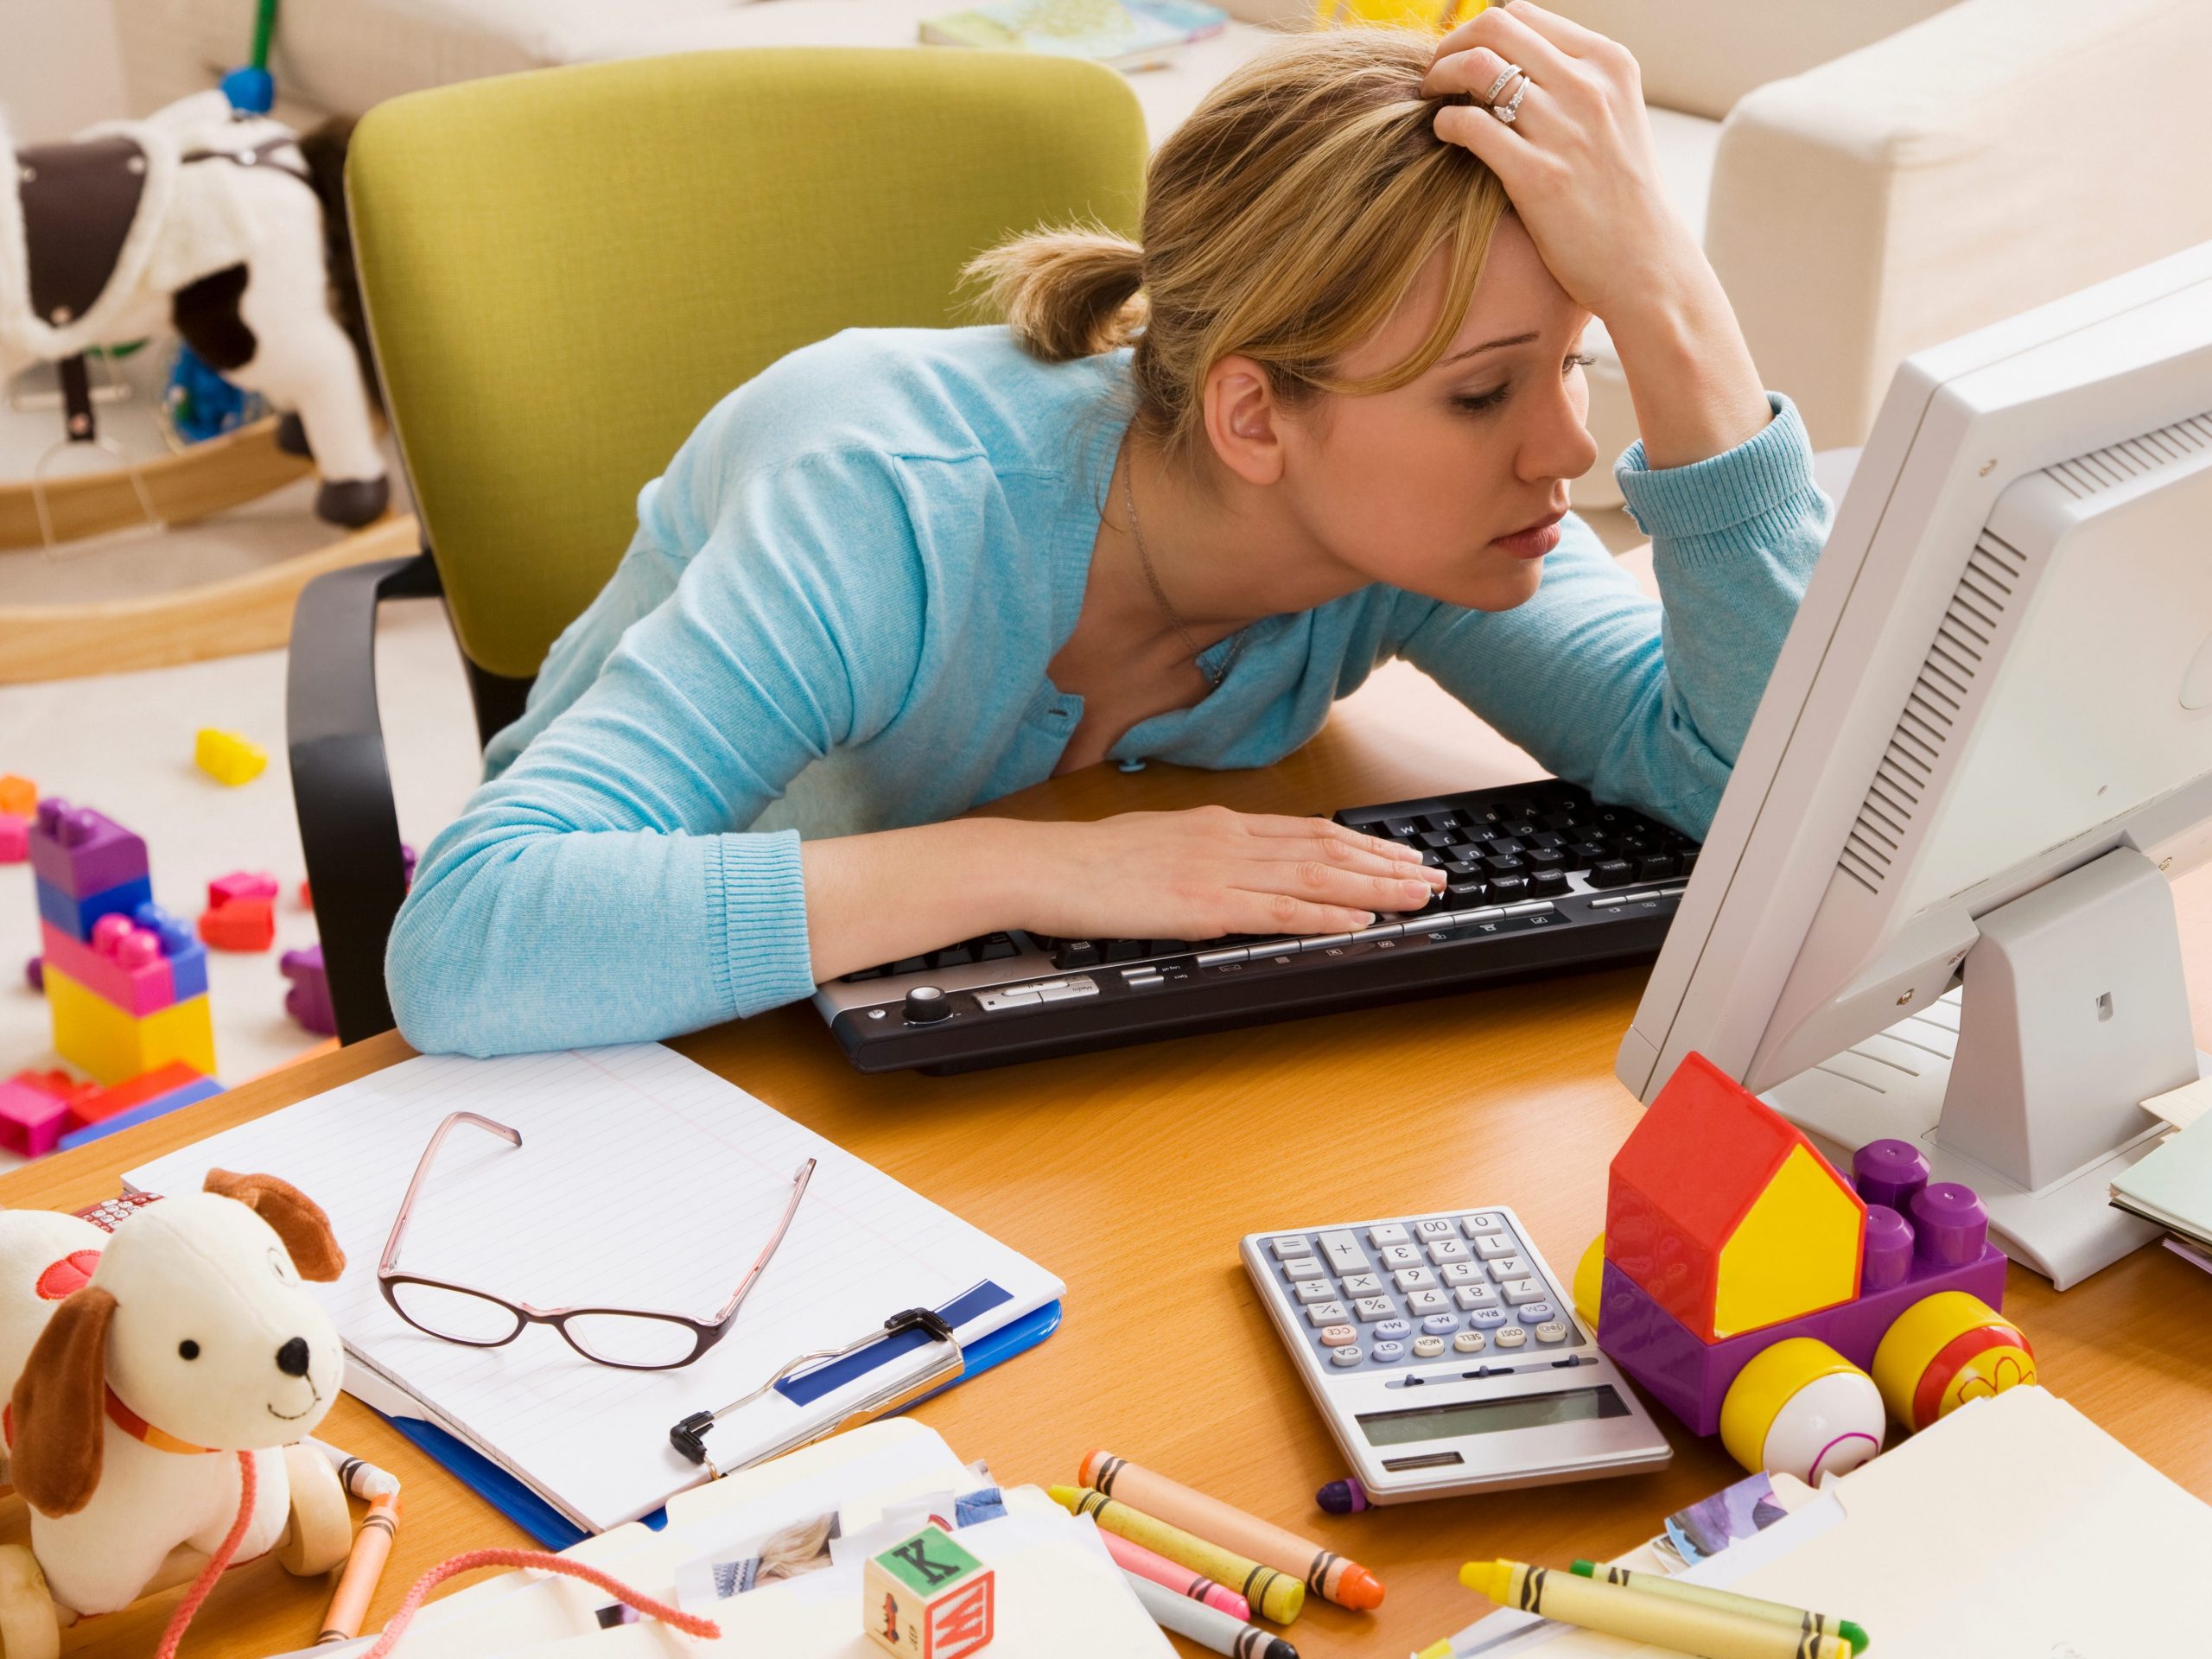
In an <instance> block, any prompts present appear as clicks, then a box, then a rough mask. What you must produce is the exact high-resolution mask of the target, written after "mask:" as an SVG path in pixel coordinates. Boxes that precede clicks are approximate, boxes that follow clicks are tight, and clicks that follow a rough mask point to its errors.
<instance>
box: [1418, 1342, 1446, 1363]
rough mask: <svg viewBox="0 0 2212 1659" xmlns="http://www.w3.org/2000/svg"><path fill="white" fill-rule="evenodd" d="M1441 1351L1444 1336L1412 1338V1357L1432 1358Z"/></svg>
mask: <svg viewBox="0 0 2212 1659" xmlns="http://www.w3.org/2000/svg"><path fill="white" fill-rule="evenodd" d="M1443 1351H1444V1338H1441V1337H1415V1338H1414V1358H1415V1359H1434V1358H1435V1357H1437V1356H1438V1355H1439V1354H1440V1353H1442V1352H1443Z"/></svg>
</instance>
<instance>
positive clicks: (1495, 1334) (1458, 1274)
mask: <svg viewBox="0 0 2212 1659" xmlns="http://www.w3.org/2000/svg"><path fill="white" fill-rule="evenodd" d="M1267 1253H1268V1256H1269V1257H1270V1258H1271V1260H1270V1261H1269V1263H1268V1265H1269V1266H1270V1267H1271V1268H1273V1270H1274V1282H1275V1285H1276V1294H1279V1295H1281V1296H1285V1297H1287V1298H1288V1299H1290V1300H1291V1301H1292V1302H1293V1303H1294V1304H1295V1305H1296V1306H1298V1308H1299V1311H1300V1313H1303V1314H1305V1316H1306V1317H1305V1318H1304V1319H1301V1320H1300V1322H1299V1323H1300V1326H1301V1327H1302V1328H1303V1329H1304V1330H1305V1331H1306V1335H1307V1337H1308V1338H1309V1339H1310V1340H1312V1341H1313V1344H1315V1346H1316V1347H1317V1348H1318V1349H1319V1351H1321V1352H1322V1353H1325V1354H1326V1355H1327V1356H1328V1360H1329V1364H1330V1367H1331V1369H1332V1370H1355V1369H1359V1368H1363V1367H1366V1366H1370V1365H1376V1366H1402V1365H1404V1364H1406V1363H1408V1362H1409V1361H1410V1362H1423V1361H1430V1362H1434V1363H1438V1364H1440V1365H1443V1366H1447V1367H1448V1366H1450V1365H1452V1364H1464V1363H1466V1362H1467V1360H1468V1357H1469V1356H1471V1355H1482V1356H1484V1357H1485V1358H1486V1359H1487V1358H1488V1357H1491V1356H1496V1357H1497V1360H1498V1361H1499V1362H1500V1363H1503V1362H1506V1361H1509V1360H1516V1359H1521V1358H1522V1357H1523V1356H1524V1355H1525V1356H1526V1357H1527V1358H1528V1359H1529V1360H1535V1359H1536V1358H1537V1357H1538V1351H1541V1350H1544V1349H1552V1350H1560V1349H1574V1348H1580V1347H1581V1346H1583V1345H1584V1344H1586V1342H1587V1340H1588V1338H1586V1337H1585V1336H1584V1335H1583V1333H1582V1331H1581V1328H1580V1326H1579V1325H1577V1324H1575V1322H1574V1321H1573V1319H1571V1318H1569V1317H1567V1315H1565V1314H1563V1313H1560V1311H1559V1310H1560V1307H1561V1306H1563V1305H1564V1302H1565V1300H1566V1299H1565V1298H1564V1297H1563V1296H1561V1295H1560V1294H1559V1293H1558V1291H1557V1290H1556V1289H1555V1288H1554V1287H1553V1286H1552V1285H1550V1284H1549V1283H1548V1282H1547V1281H1546V1280H1545V1278H1544V1276H1543V1274H1542V1272H1541V1269H1540V1268H1538V1267H1537V1265H1536V1260H1535V1255H1534V1253H1533V1252H1531V1251H1530V1250H1529V1249H1528V1247H1527V1245H1526V1244H1524V1243H1522V1240H1521V1238H1520V1237H1519V1236H1518V1235H1516V1232H1515V1231H1514V1229H1513V1226H1512V1224H1511V1223H1510V1222H1509V1221H1508V1220H1507V1218H1506V1217H1504V1216H1503V1215H1501V1214H1499V1213H1498V1212H1497V1211H1475V1212H1472V1213H1470V1214H1465V1215H1445V1216H1416V1217H1408V1219H1406V1220H1403V1221H1389V1222H1377V1223H1375V1224H1371V1225H1369V1226H1365V1227H1357V1228H1352V1227H1338V1228H1332V1229H1331V1230H1328V1231H1326V1232H1320V1233H1306V1234H1297V1235H1291V1234H1286V1235H1284V1236H1281V1237H1279V1238H1270V1239H1268V1241H1267Z"/></svg>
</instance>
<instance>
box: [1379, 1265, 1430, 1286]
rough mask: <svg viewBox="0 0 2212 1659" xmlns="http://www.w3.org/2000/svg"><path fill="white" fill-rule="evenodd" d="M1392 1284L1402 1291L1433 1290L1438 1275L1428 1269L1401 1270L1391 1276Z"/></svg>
mask: <svg viewBox="0 0 2212 1659" xmlns="http://www.w3.org/2000/svg"><path fill="white" fill-rule="evenodd" d="M1390 1282H1391V1283H1393V1284H1395V1285H1396V1286H1397V1287H1398V1288H1399V1289H1400V1290H1433V1289H1434V1288H1435V1287H1436V1275H1435V1274H1433V1273H1431V1272H1430V1271H1429V1270H1428V1269H1427V1268H1399V1269H1398V1270H1397V1272H1395V1273H1394V1274H1391V1275H1390Z"/></svg>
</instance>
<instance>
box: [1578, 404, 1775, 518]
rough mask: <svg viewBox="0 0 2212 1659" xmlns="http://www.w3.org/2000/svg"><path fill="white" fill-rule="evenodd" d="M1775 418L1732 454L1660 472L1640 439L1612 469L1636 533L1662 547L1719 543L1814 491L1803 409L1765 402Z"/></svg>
mask: <svg viewBox="0 0 2212 1659" xmlns="http://www.w3.org/2000/svg"><path fill="white" fill-rule="evenodd" d="M1766 397H1767V404H1768V406H1769V407H1770V408H1771V409H1772V410H1774V418H1773V419H1772V420H1770V421H1769V422H1768V423H1766V424H1765V425H1764V427H1762V428H1760V429H1759V430H1758V432H1756V433H1754V434H1753V435H1751V436H1750V437H1748V438H1746V439H1745V440H1744V441H1743V442H1741V443H1739V444H1738V445H1737V446H1736V447H1735V448H1733V449H1731V450H1729V451H1727V452H1726V454H1718V455H1714V456H1713V457H1711V458H1710V459H1709V460H1706V461H1693V462H1691V463H1690V465H1688V466H1687V467H1660V468H1658V469H1657V470H1656V471H1655V470H1654V469H1653V468H1652V467H1649V465H1647V464H1646V462H1645V461H1644V459H1643V439H1641V438H1638V439H1637V441H1636V442H1634V443H1632V444H1630V446H1629V447H1628V450H1627V453H1625V454H1623V455H1622V456H1621V458H1620V460H1619V461H1616V462H1615V463H1614V465H1613V477H1614V479H1615V480H1616V481H1617V482H1618V484H1619V485H1620V486H1621V495H1622V497H1623V498H1624V499H1625V500H1626V502H1627V503H1628V511H1629V516H1630V518H1634V519H1635V520H1636V523H1637V528H1638V529H1639V530H1641V531H1643V533H1644V534H1645V535H1647V536H1649V537H1653V538H1654V539H1655V540H1656V539H1657V538H1658V537H1669V538H1672V539H1674V540H1677V541H1680V540H1687V539H1688V538H1689V537H1694V536H1712V535H1716V534H1719V533H1720V532H1723V531H1729V530H1732V529H1734V528H1735V527H1736V526H1737V525H1738V524H1746V523H1748V522H1749V521H1751V519H1754V518H1758V517H1759V516H1760V515H1761V514H1763V513H1768V512H1773V511H1774V510H1775V509H1776V508H1777V507H1779V506H1782V505H1783V504H1785V503H1786V502H1789V501H1790V500H1792V499H1795V498H1796V497H1797V496H1799V495H1801V494H1802V493H1804V492H1805V491H1807V490H1809V489H1811V488H1813V487H1814V483H1813V445H1812V442H1811V440H1810V439H1809V438H1808V437H1807V436H1806V435H1805V423H1804V422H1803V421H1802V419H1801V418H1800V417H1799V416H1798V414H1797V405H1796V404H1793V403H1791V402H1790V401H1789V398H1788V397H1784V396H1783V394H1782V393H1780V392H1778V391H1770V392H1769V393H1767V395H1766Z"/></svg>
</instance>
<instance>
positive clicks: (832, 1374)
mask: <svg viewBox="0 0 2212 1659" xmlns="http://www.w3.org/2000/svg"><path fill="white" fill-rule="evenodd" d="M993 1293H995V1294H993ZM1004 1300H1007V1293H1006V1292H1005V1291H1003V1290H1001V1289H1000V1287H998V1286H996V1285H995V1284H992V1283H990V1282H989V1281H985V1282H984V1283H982V1284H981V1285H978V1286H977V1287H975V1288H974V1289H972V1290H969V1291H966V1292H963V1294H960V1295H958V1296H956V1297H954V1298H953V1299H952V1300H950V1301H949V1302H946V1303H945V1304H944V1306H941V1307H939V1308H938V1309H937V1310H936V1311H937V1313H938V1314H939V1315H940V1316H941V1317H942V1318H944V1319H945V1321H946V1322H947V1323H948V1324H950V1325H956V1326H957V1325H959V1324H961V1323H963V1321H965V1320H968V1319H974V1318H976V1315H978V1314H980V1313H988V1311H989V1310H990V1309H991V1308H993V1307H995V1306H998V1305H999V1303H1000V1302H1002V1301H1004ZM1061 1318H1062V1313H1061V1305H1060V1304H1059V1303H1058V1302H1057V1301H1052V1302H1047V1303H1046V1304H1045V1306H1042V1307H1040V1308H1039V1309H1037V1310H1036V1311H1035V1312H1034V1313H1029V1314H1027V1315H1025V1316H1024V1317H1023V1318H1021V1319H1016V1320H1014V1322H1013V1323H1012V1324H1010V1325H1001V1327H1000V1328H999V1329H998V1330H996V1331H994V1332H991V1333H990V1334H989V1335H988V1336H983V1337H978V1338H976V1339H975V1340H974V1341H972V1342H967V1343H963V1344H962V1353H963V1357H965V1359H966V1362H967V1363H966V1365H965V1367H964V1368H963V1371H962V1373H961V1375H960V1376H957V1377H955V1378H953V1379H951V1380H950V1382H948V1383H945V1384H944V1388H939V1389H931V1391H930V1392H929V1393H928V1394H926V1395H921V1396H920V1397H919V1398H917V1399H914V1400H911V1401H908V1402H906V1404H905V1405H904V1406H902V1407H900V1408H899V1410H900V1411H902V1412H903V1411H910V1410H912V1408H914V1407H916V1406H918V1405H919V1404H921V1403H922V1401H923V1400H934V1399H935V1398H937V1396H938V1395H940V1394H943V1393H944V1392H945V1390H946V1389H953V1388H957V1387H958V1386H959V1385H960V1384H961V1383H964V1382H966V1381H967V1380H968V1379H969V1377H972V1376H979V1375H980V1374H982V1372H984V1371H988V1370H990V1369H991V1368H992V1367H993V1366H995V1365H998V1364H1001V1363H1004V1362H1006V1361H1007V1360H1009V1359H1012V1358H1013V1357H1014V1356H1015V1355H1016V1354H1020V1353H1026V1352H1027V1351H1029V1350H1030V1349H1032V1348H1034V1347H1035V1346H1036V1345H1037V1344H1039V1343H1040V1342H1042V1341H1044V1340H1045V1338H1047V1337H1049V1336H1051V1335H1052V1332H1055V1331H1057V1330H1058V1329H1059V1328H1060V1320H1061ZM929 1339H930V1338H929V1337H928V1335H927V1334H926V1333H925V1332H922V1331H919V1330H915V1331H911V1332H899V1334H898V1335H896V1336H893V1337H889V1338H886V1339H885V1340H883V1341H881V1342H879V1343H875V1344H872V1345H870V1346H869V1347H868V1349H867V1350H865V1351H862V1352H860V1353H856V1354H854V1355H851V1356H849V1357H847V1358H845V1359H842V1360H839V1361H838V1362H836V1364H835V1365H833V1366H823V1367H820V1368H817V1370H811V1371H804V1372H801V1373H800V1374H799V1375H798V1376H793V1377H791V1378H789V1379H787V1380H786V1381H785V1383H779V1384H778V1385H777V1387H778V1391H779V1393H784V1394H786V1395H789V1397H791V1399H792V1400H793V1401H794V1402H795V1403H798V1404H800V1405H804V1404H807V1403H810V1402H811V1401H812V1400H814V1399H816V1398H818V1397H820V1396H821V1395H824V1394H827V1393H829V1392H831V1391H833V1390H834V1389H837V1388H840V1387H842V1386H843V1385H844V1384H845V1383H849V1382H852V1381H855V1379H857V1378H859V1377H861V1376H865V1375H867V1374H868V1373H869V1372H871V1371H874V1370H880V1368H882V1367H883V1366H886V1365H888V1364H889V1363H892V1362H893V1360H896V1359H899V1358H900V1357H903V1356H904V1355H906V1354H908V1353H911V1352H912V1351H913V1350H915V1349H916V1348H918V1347H920V1346H921V1345H922V1344H924V1343H925V1342H927V1341H928V1340H929ZM355 1397H356V1398H359V1395H356V1396H355ZM372 1409H374V1410H376V1412H377V1414H378V1416H379V1417H382V1418H383V1419H384V1420H385V1421H386V1422H388V1423H390V1424H391V1426H392V1427H394V1428H395V1429H397V1431H398V1432H399V1433H401V1434H402V1435H403V1436H404V1437H405V1438H406V1439H407V1440H408V1441H409V1442H410V1443H411V1444H412V1445H413V1446H415V1447H416V1449H417V1450H418V1451H420V1452H423V1454H424V1455H425V1456H427V1457H428V1458H429V1459H430V1460H431V1461H432V1462H434V1463H435V1464H437V1465H439V1466H440V1467H441V1468H442V1469H443V1470H445V1471H446V1472H447V1473H448V1474H449V1475H451V1476H453V1477H454V1479H456V1480H458V1481H460V1482H461V1484H462V1485H464V1486H466V1487H467V1488H468V1489H469V1490H470V1491H473V1492H474V1493H475V1494H476V1495H477V1496H478V1497H480V1498H482V1499H483V1500H484V1501H485V1502H486V1503H489V1504H490V1505H491V1506H492V1507H493V1509H495V1510H498V1511H499V1513H500V1514H501V1515H503V1516H506V1518H507V1519H508V1520H510V1521H512V1522H514V1523H515V1524H516V1525H517V1526H518V1527H520V1528H521V1529H523V1530H524V1532H526V1533H528V1534H529V1535H531V1537H532V1538H533V1539H535V1540H536V1541H537V1542H538V1544H539V1545H540V1546H541V1547H543V1548H546V1549H551V1550H563V1549H569V1548H573V1547H574V1546H575V1545H576V1544H578V1543H581V1542H582V1541H583V1540H584V1539H586V1538H588V1537H589V1536H590V1534H588V1533H587V1532H585V1531H584V1530H583V1529H582V1528H580V1527H578V1526H577V1525H576V1524H575V1522H573V1521H571V1520H569V1517H568V1516H564V1515H563V1514H562V1513H561V1512H560V1511H559V1510H556V1509H555V1508H554V1507H553V1506H552V1505H551V1504H550V1503H547V1502H546V1501H545V1500H544V1499H543V1498H542V1497H539V1496H538V1495H537V1493H536V1492H534V1491H531V1489H530V1488H529V1487H528V1486H527V1485H525V1484H524V1483H523V1482H521V1481H520V1480H518V1479H517V1478H515V1477H514V1476H512V1475H511V1474H509V1473H508V1472H507V1471H505V1470H504V1469H502V1468H501V1467H499V1465H498V1464H496V1463H494V1462H493V1461H492V1460H491V1459H489V1458H487V1457H486V1456H485V1455H484V1454H483V1453H482V1452H479V1451H477V1450H476V1449H475V1448H474V1446H469V1445H467V1444H466V1443H465V1442H463V1441H461V1440H458V1439H456V1438H455V1437H454V1436H453V1435H451V1434H448V1433H447V1432H446V1431H445V1430H444V1429H442V1428H440V1427H438V1426H437V1425H436V1424H435V1423H432V1422H429V1421H426V1420H425V1419H423V1418H420V1417H413V1416H409V1415H406V1414H402V1413H397V1412H392V1411H386V1410H383V1409H381V1408H375V1407H372ZM644 1521H645V1525H646V1526H648V1527H651V1528H652V1529H653V1530H655V1531H658V1530H660V1529H662V1528H663V1527H665V1526H666V1525H667V1524H668V1511H667V1510H665V1509H658V1510H654V1511H653V1512H652V1514H651V1515H648V1516H645V1517H644Z"/></svg>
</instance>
